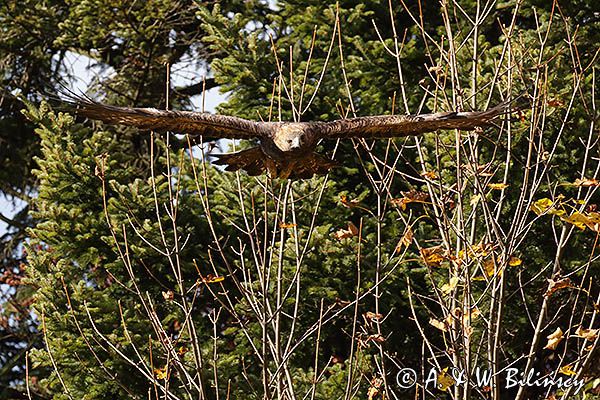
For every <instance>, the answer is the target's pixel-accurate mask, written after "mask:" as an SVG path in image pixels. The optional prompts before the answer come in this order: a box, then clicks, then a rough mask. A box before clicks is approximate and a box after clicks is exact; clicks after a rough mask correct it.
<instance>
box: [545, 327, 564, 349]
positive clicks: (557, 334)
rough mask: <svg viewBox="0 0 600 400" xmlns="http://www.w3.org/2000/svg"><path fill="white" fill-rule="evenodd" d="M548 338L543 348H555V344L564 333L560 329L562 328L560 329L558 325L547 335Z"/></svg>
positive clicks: (560, 339)
mask: <svg viewBox="0 0 600 400" xmlns="http://www.w3.org/2000/svg"><path fill="white" fill-rule="evenodd" d="M547 338H548V343H546V346H544V348H545V349H548V350H556V346H558V344H559V343H560V342H562V340H563V338H564V333H563V331H562V329H560V327H558V328H556V330H555V331H554V332H552V333H551V334H550V335H548V336H547Z"/></svg>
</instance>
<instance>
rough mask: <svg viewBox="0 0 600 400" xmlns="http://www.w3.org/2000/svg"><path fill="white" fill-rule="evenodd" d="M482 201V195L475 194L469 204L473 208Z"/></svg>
mask: <svg viewBox="0 0 600 400" xmlns="http://www.w3.org/2000/svg"><path fill="white" fill-rule="evenodd" d="M480 199H481V195H480V194H475V195H473V196H471V201H469V204H470V205H471V207H475V206H476V205H477V203H479V200H480Z"/></svg>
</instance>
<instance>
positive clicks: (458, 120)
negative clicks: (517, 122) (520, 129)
mask: <svg viewBox="0 0 600 400" xmlns="http://www.w3.org/2000/svg"><path fill="white" fill-rule="evenodd" d="M511 110H512V107H511V105H510V103H503V104H501V105H499V106H496V107H494V108H490V109H489V110H486V111H467V112H441V113H435V114H420V115H380V116H372V117H359V118H350V119H342V120H338V121H333V122H327V123H321V126H320V127H319V129H320V131H321V137H322V138H324V139H338V138H349V137H361V138H391V137H402V136H412V135H419V134H422V133H426V132H433V131H436V130H438V129H460V130H473V129H475V128H476V127H478V126H485V125H489V124H490V123H491V122H492V121H493V120H494V119H496V118H497V117H498V116H501V115H505V114H507V113H509V112H510V111H511Z"/></svg>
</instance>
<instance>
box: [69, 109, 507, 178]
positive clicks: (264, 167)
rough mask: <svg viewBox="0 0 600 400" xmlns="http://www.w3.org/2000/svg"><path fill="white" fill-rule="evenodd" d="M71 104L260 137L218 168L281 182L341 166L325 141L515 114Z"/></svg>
mask: <svg viewBox="0 0 600 400" xmlns="http://www.w3.org/2000/svg"><path fill="white" fill-rule="evenodd" d="M71 100H72V103H71V105H72V106H75V107H76V108H77V111H76V112H77V114H79V115H82V116H84V117H87V118H90V119H95V120H100V121H103V122H106V123H109V124H120V125H127V126H134V127H137V128H141V129H148V130H155V131H171V132H174V133H183V134H189V135H193V136H200V135H203V136H204V137H210V138H228V139H258V140H259V142H260V145H259V146H257V147H252V148H250V149H247V150H243V151H239V152H237V153H231V154H218V155H215V156H216V157H217V160H216V161H215V164H219V165H227V167H226V168H225V170H227V171H237V170H240V169H243V170H245V171H246V172H247V173H248V174H249V175H252V176H255V175H260V174H263V173H265V172H269V174H271V176H274V177H279V178H283V179H286V178H292V179H293V178H310V177H312V176H313V175H314V174H325V173H327V172H328V171H329V170H330V169H331V168H332V167H334V166H336V165H337V164H336V163H335V162H333V161H332V160H330V159H328V158H326V157H324V156H322V155H320V154H318V153H316V152H315V148H316V146H317V144H318V142H319V141H320V140H322V139H323V140H329V139H340V138H364V139H378V138H393V137H403V136H412V135H419V134H422V133H426V132H432V131H436V130H438V129H460V130H473V129H475V128H476V127H481V126H485V125H488V124H490V123H491V122H492V121H493V120H494V119H496V118H497V117H498V116H501V115H505V114H507V113H509V112H510V111H512V109H511V106H510V103H509V102H506V103H503V104H501V105H499V106H496V107H493V108H490V109H488V110H486V111H467V112H440V113H435V114H420V115H381V116H369V117H358V118H349V119H340V120H336V121H331V122H317V121H311V122H255V121H249V120H246V119H242V118H237V117H230V116H225V115H214V114H209V113H200V112H191V111H171V110H158V109H156V108H129V107H116V106H112V105H107V104H102V103H98V102H95V101H92V100H90V99H87V98H83V97H76V98H74V99H71Z"/></svg>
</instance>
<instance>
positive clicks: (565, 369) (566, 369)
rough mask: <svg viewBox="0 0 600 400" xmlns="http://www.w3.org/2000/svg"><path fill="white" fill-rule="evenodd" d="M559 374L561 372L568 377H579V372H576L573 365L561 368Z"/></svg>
mask: <svg viewBox="0 0 600 400" xmlns="http://www.w3.org/2000/svg"><path fill="white" fill-rule="evenodd" d="M558 372H560V373H561V374H563V375H567V376H575V375H577V372H575V371H574V370H573V365H571V364H567V365H565V366H564V367H561V369H559V370H558Z"/></svg>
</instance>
